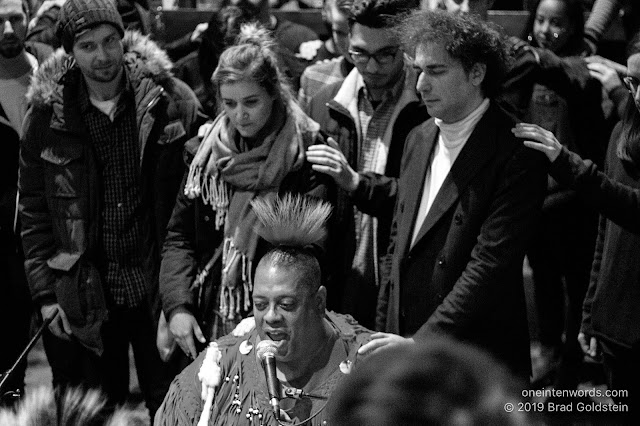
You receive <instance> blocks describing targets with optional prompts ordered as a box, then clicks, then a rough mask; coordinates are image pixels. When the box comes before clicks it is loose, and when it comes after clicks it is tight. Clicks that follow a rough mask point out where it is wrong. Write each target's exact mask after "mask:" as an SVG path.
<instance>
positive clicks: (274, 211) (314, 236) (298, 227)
mask: <svg viewBox="0 0 640 426" xmlns="http://www.w3.org/2000/svg"><path fill="white" fill-rule="evenodd" d="M251 206H252V207H253V211H254V212H255V214H256V216H258V220H259V221H260V223H261V225H262V226H261V227H259V229H256V232H257V233H258V235H260V236H261V237H262V238H264V239H265V240H267V241H268V242H269V243H271V244H272V245H274V246H288V247H299V248H304V247H307V246H310V245H312V244H315V243H317V242H319V241H320V240H322V239H323V238H324V237H325V234H326V229H325V223H326V221H327V219H328V218H329V215H330V214H331V206H330V205H329V204H328V203H326V202H324V201H320V200H315V199H312V198H308V197H303V196H300V195H291V194H287V195H285V196H284V197H282V198H275V199H274V198H266V197H262V198H256V199H255V200H253V201H252V202H251Z"/></svg>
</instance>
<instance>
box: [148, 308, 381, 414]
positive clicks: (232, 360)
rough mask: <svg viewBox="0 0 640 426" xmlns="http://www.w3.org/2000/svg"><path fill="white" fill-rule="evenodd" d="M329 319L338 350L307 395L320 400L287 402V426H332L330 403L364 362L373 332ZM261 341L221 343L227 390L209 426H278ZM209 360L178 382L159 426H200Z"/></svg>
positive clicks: (252, 337)
mask: <svg viewBox="0 0 640 426" xmlns="http://www.w3.org/2000/svg"><path fill="white" fill-rule="evenodd" d="M325 319H326V321H328V323H329V324H330V326H331V328H332V329H333V330H334V338H333V339H331V340H329V342H331V344H332V345H333V349H332V352H331V356H330V358H329V361H328V363H327V364H326V366H325V367H324V368H322V369H320V370H319V371H317V372H316V373H314V376H313V378H312V379H311V380H309V383H319V385H317V386H315V387H314V388H313V389H306V388H305V389H303V391H304V393H305V394H310V395H313V396H317V397H320V398H310V397H305V396H302V397H300V398H299V399H295V398H285V399H283V400H282V401H281V409H283V410H285V412H286V413H287V415H288V416H289V417H290V418H291V420H288V421H285V420H281V422H282V423H283V424H285V425H286V424H293V423H294V422H295V423H299V422H302V421H305V420H307V419H309V418H311V419H309V420H308V421H306V422H305V423H304V424H305V425H310V426H316V425H317V426H320V425H329V422H328V418H327V414H328V413H327V412H326V410H325V406H326V403H327V401H328V398H330V397H331V395H332V393H333V391H334V389H335V388H336V386H337V385H338V384H339V383H340V381H341V380H342V378H343V377H345V374H348V373H349V372H350V371H351V368H352V367H353V366H354V365H355V364H356V363H357V362H358V361H359V358H358V354H357V352H358V349H359V348H360V347H361V346H362V345H363V344H365V343H367V342H368V341H370V336H371V334H372V332H371V331H370V330H367V329H366V328H364V327H362V326H360V325H359V324H358V323H357V322H355V320H353V318H352V317H350V316H348V315H341V314H335V313H333V312H327V315H326V317H325ZM257 337H258V334H257V331H256V330H255V329H254V330H253V331H251V332H250V333H248V334H246V335H244V336H241V337H235V336H231V335H229V336H225V337H223V338H221V339H219V340H218V341H217V343H218V348H219V349H220V350H221V351H222V360H221V362H220V366H221V368H222V384H221V385H220V387H219V388H218V389H216V394H215V397H214V404H213V408H212V412H211V417H210V421H209V425H213V426H239V425H251V426H259V425H263V426H267V425H269V426H272V425H278V422H277V421H276V419H275V417H274V415H273V412H272V411H271V406H270V405H269V397H268V393H267V386H266V380H265V376H264V372H263V370H262V367H261V366H260V363H259V361H258V360H257V358H256V352H255V347H256V344H257V341H258V339H257ZM204 358H205V352H204V351H203V352H202V353H201V354H200V356H198V358H197V359H196V360H195V361H194V362H193V363H191V364H190V365H189V366H188V367H187V368H185V370H184V371H182V373H180V375H178V376H177V377H176V378H175V379H174V380H173V383H171V387H170V388H169V392H168V393H167V395H166V397H165V400H164V402H163V403H162V406H161V407H160V409H159V410H158V412H157V414H156V418H155V424H156V425H158V426H162V425H167V426H169V425H170V426H186V425H194V424H196V423H197V422H198V419H199V418H200V415H201V413H202V407H203V405H204V402H203V401H202V399H201V383H200V381H199V380H198V371H199V370H200V367H201V365H202V362H203V359H204ZM289 392H290V393H295V389H293V388H291V389H290V391H289ZM286 394H287V392H286V388H285V395H286ZM325 422H326V423H325Z"/></svg>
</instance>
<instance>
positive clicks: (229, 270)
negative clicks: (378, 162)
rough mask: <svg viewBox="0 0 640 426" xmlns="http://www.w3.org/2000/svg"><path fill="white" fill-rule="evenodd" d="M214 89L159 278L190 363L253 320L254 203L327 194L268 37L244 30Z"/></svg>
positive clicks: (309, 129) (307, 124)
mask: <svg viewBox="0 0 640 426" xmlns="http://www.w3.org/2000/svg"><path fill="white" fill-rule="evenodd" d="M212 82H213V85H214V87H215V89H216V92H217V98H218V100H219V102H220V104H221V113H220V114H219V115H218V117H217V118H216V119H215V121H214V123H213V125H212V126H211V127H210V129H209V130H208V132H207V133H206V135H205V136H204V141H203V143H202V144H200V146H199V148H198V147H196V146H193V145H195V144H197V142H196V141H194V144H192V146H189V144H188V146H187V151H188V152H187V155H188V156H191V155H193V153H194V152H195V156H194V158H193V160H192V161H191V164H190V168H189V172H188V175H187V176H185V179H184V193H182V194H181V195H179V196H178V199H177V202H176V206H175V208H174V211H173V215H172V218H171V220H170V222H169V225H168V230H167V237H166V239H165V245H164V249H163V259H162V267H161V271H160V292H161V297H162V303H163V311H164V314H165V315H166V319H167V321H168V328H169V331H170V333H171V335H172V336H173V337H174V338H175V340H176V341H177V344H178V345H179V346H180V347H181V348H182V350H183V351H184V352H185V353H186V354H187V355H188V356H191V357H195V355H196V354H197V350H196V344H197V343H196V342H195V340H194V337H195V338H196V339H197V340H198V341H200V342H201V343H204V342H205V340H206V339H215V338H216V337H219V336H222V335H224V334H227V333H229V332H230V331H231V330H232V329H233V328H234V327H235V326H236V325H237V324H238V322H239V321H240V320H241V319H242V318H244V317H245V316H247V315H248V314H249V312H251V303H252V300H251V293H252V277H253V273H254V270H255V266H256V264H257V262H255V259H259V258H260V256H261V255H262V254H264V252H266V250H267V249H268V244H267V243H266V242H265V241H264V240H263V239H261V238H260V237H259V236H258V234H257V233H256V231H255V226H256V224H257V219H256V216H255V214H254V212H253V211H252V209H251V207H250V203H251V201H252V200H253V199H254V198H255V197H256V196H258V195H261V196H278V195H282V194H285V193H293V194H306V195H308V196H312V197H317V198H322V199H327V198H329V197H330V192H332V190H331V187H330V185H332V183H331V181H330V179H328V178H326V177H324V176H322V175H319V174H316V173H315V172H314V171H313V170H312V169H311V165H310V163H308V162H307V160H306V156H305V152H306V150H307V148H308V147H309V146H311V145H314V144H319V143H324V140H323V138H322V136H321V135H320V132H319V126H318V124H317V123H315V122H314V121H312V120H311V119H310V118H308V117H307V116H306V115H305V114H304V113H303V112H302V110H301V109H300V107H299V106H298V104H297V103H296V101H295V99H294V97H293V94H292V91H291V89H290V87H289V85H288V83H287V80H286V78H285V77H284V75H283V73H282V72H281V71H280V69H279V67H278V64H277V57H276V54H275V52H274V44H273V41H272V40H271V38H270V36H269V35H268V32H267V31H266V30H264V29H262V28H260V27H258V26H257V25H256V24H247V25H244V26H243V27H242V29H241V32H240V35H239V37H238V40H237V42H236V44H235V45H234V46H232V47H230V48H229V49H227V50H225V51H224V52H223V53H222V55H221V56H220V59H219V62H218V66H217V68H216V70H215V72H214V73H213V77H212ZM189 148H191V150H190V151H189ZM196 149H197V152H196ZM203 330H204V332H203ZM205 338H206V339H205Z"/></svg>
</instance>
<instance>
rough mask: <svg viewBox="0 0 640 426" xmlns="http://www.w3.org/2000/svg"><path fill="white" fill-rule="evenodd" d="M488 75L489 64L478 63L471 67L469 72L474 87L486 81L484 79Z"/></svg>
mask: <svg viewBox="0 0 640 426" xmlns="http://www.w3.org/2000/svg"><path fill="white" fill-rule="evenodd" d="M486 74H487V64H483V63H480V62H476V63H475V64H473V66H472V67H471V71H470V72H469V79H470V80H471V84H473V85H474V86H480V85H481V84H482V82H483V81H484V77H485V75H486Z"/></svg>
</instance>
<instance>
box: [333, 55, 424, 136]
mask: <svg viewBox="0 0 640 426" xmlns="http://www.w3.org/2000/svg"><path fill="white" fill-rule="evenodd" d="M404 73H405V78H404V86H403V87H402V88H401V90H402V92H401V93H400V97H399V98H398V101H397V102H396V105H395V107H394V108H393V112H392V114H391V118H390V120H389V125H388V126H387V129H386V130H385V132H384V136H383V140H384V141H385V142H386V144H387V146H389V143H390V141H391V138H392V136H393V128H394V124H395V122H396V119H397V118H398V115H400V113H401V112H402V110H403V109H404V108H405V107H406V106H407V105H409V104H410V103H418V104H419V103H420V102H421V101H420V97H419V95H418V93H417V92H416V83H417V81H418V74H417V72H416V71H415V70H414V69H413V67H412V66H411V64H410V62H409V59H408V58H406V57H405V65H404ZM363 85H364V81H363V80H362V75H361V74H360V72H359V71H358V68H356V67H353V69H352V70H351V72H350V73H349V74H348V75H347V77H346V78H345V80H344V82H342V85H341V86H340V89H338V92H337V93H336V95H335V96H334V98H333V99H332V100H331V101H330V102H329V103H328V104H327V106H329V107H330V108H333V109H334V110H336V111H338V112H340V113H342V114H344V115H346V116H348V117H350V118H351V120H352V121H353V122H354V123H355V124H356V132H357V134H358V140H360V139H361V138H362V134H361V133H362V131H361V129H360V117H359V113H358V91H359V90H360V88H361V87H362V86H363Z"/></svg>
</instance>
